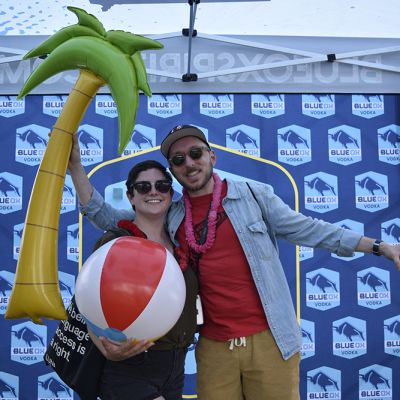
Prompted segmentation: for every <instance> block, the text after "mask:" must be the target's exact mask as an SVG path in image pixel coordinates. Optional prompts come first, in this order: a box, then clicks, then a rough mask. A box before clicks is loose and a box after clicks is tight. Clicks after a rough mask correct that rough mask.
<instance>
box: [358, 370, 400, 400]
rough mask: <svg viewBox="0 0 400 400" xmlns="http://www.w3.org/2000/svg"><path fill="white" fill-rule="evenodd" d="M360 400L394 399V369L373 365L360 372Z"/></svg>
mask: <svg viewBox="0 0 400 400" xmlns="http://www.w3.org/2000/svg"><path fill="white" fill-rule="evenodd" d="M358 376H359V392H358V396H359V397H358V398H359V400H390V399H392V387H393V381H392V369H391V368H388V367H384V366H383V365H378V364H373V365H370V366H368V367H366V368H363V369H360V370H359V371H358Z"/></svg>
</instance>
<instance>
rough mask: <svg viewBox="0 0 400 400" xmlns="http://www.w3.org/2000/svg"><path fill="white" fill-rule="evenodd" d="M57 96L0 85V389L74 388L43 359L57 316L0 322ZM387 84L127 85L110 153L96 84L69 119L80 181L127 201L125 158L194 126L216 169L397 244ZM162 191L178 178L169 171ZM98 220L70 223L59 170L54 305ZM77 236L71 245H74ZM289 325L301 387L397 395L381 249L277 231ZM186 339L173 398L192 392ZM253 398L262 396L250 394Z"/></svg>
mask: <svg viewBox="0 0 400 400" xmlns="http://www.w3.org/2000/svg"><path fill="white" fill-rule="evenodd" d="M65 100H66V96H64V95H62V96H61V95H60V96H54V95H53V96H42V95H40V96H39V95H36V96H28V97H27V98H25V99H23V100H17V99H16V97H15V96H0V120H1V126H2V131H3V132H2V135H1V136H0V144H1V149H3V150H0V151H1V158H0V214H1V221H2V222H1V225H0V242H1V250H2V251H1V254H2V259H1V261H0V331H1V337H2V340H1V341H0V400H4V399H7V400H10V399H23V400H32V399H53V400H56V399H65V400H66V399H73V398H75V399H77V398H78V396H77V395H76V394H74V393H73V391H72V390H71V389H70V388H69V387H67V386H66V385H64V384H63V382H62V381H61V380H60V379H59V378H58V376H57V375H56V374H55V373H54V372H53V371H52V370H51V369H50V368H49V367H47V366H46V365H45V364H44V362H43V354H44V352H45V350H46V348H47V346H48V344H49V340H50V339H51V338H52V336H53V335H54V333H55V330H56V327H57V326H58V322H57V321H46V323H45V325H35V324H34V323H32V322H31V321H29V320H26V319H23V320H22V319H21V320H6V319H4V314H5V311H6V308H7V304H8V302H9V297H10V294H11V290H12V286H13V283H14V279H15V269H16V263H17V260H18V255H19V250H20V241H21V236H22V232H23V228H24V221H25V215H26V210H27V205H28V202H29V197H30V193H31V189H32V186H33V182H34V179H35V176H36V173H37V170H38V167H39V164H40V162H41V159H42V157H43V154H44V151H45V149H46V145H47V142H48V134H49V132H50V131H51V129H52V126H53V125H54V123H55V121H56V118H57V117H58V115H59V114H60V112H61V109H62V107H63V105H64V102H65ZM398 108H399V96H398V95H357V94H354V95H337V94H336V95H335V94H318V95H312V94H303V95H301V94H257V95H251V94H240V95H237V94H235V95H234V94H220V95H218V94H185V95H181V94H170V95H166V94H163V95H153V96H152V97H150V98H146V97H144V96H141V102H140V107H139V111H138V115H137V124H136V126H135V129H134V131H133V132H132V136H131V140H130V142H129V144H128V146H127V147H126V149H125V151H124V154H123V156H122V157H118V154H117V148H118V114H117V111H116V107H115V103H114V101H113V99H112V97H111V96H110V95H107V94H104V95H103V94H99V95H97V96H96V97H95V99H93V101H92V103H91V104H90V106H89V109H88V111H87V112H86V115H85V117H84V119H83V121H82V124H81V125H80V127H79V130H78V138H79V142H80V146H81V156H82V161H83V164H84V166H85V169H86V171H87V172H88V174H89V175H90V177H91V178H90V179H91V181H92V183H93V185H94V186H95V187H96V188H97V189H98V190H99V191H100V193H102V194H103V195H104V196H105V198H106V199H107V201H109V202H110V203H112V204H113V205H114V206H116V207H121V208H125V207H129V203H127V201H126V199H125V187H124V182H125V179H126V176H127V172H128V171H129V169H130V168H131V166H132V165H133V164H134V163H136V162H137V161H140V160H143V159H148V158H153V159H156V160H159V161H161V162H162V163H164V164H165V160H164V159H163V158H162V156H161V154H160V152H159V150H158V147H157V146H159V144H160V142H161V140H162V139H163V138H164V136H165V135H166V133H167V132H168V131H169V130H170V129H171V128H172V127H173V126H175V125H178V124H183V123H190V124H193V125H196V126H198V127H200V128H201V129H202V130H203V131H204V132H205V133H206V135H207V136H208V140H209V141H210V142H211V143H212V145H213V147H214V149H215V151H216V155H217V164H216V169H217V172H218V173H219V175H220V176H221V177H223V178H224V177H233V178H235V179H246V180H254V181H260V182H265V183H268V184H271V185H272V186H273V187H274V190H275V192H276V193H277V194H278V195H279V196H281V197H282V198H283V200H284V201H285V202H287V203H288V204H289V205H290V206H291V207H292V208H294V209H296V210H298V211H300V212H302V213H304V214H307V215H310V216H312V217H314V218H322V219H324V220H327V221H329V222H332V223H334V224H337V225H340V226H343V227H346V228H349V229H353V230H355V231H358V232H360V233H362V234H365V235H366V236H371V237H374V238H375V237H376V238H378V239H383V240H385V241H387V242H392V243H400V215H399V209H400V169H399V164H400V115H399V112H398ZM174 190H175V196H176V197H178V196H179V195H180V194H181V188H180V186H179V184H178V183H177V182H174ZM100 235H101V231H99V230H98V229H97V228H95V227H93V226H92V225H91V224H90V223H89V222H88V221H86V220H83V221H82V223H80V219H79V215H78V204H77V197H76V192H75V189H74V187H73V184H72V180H71V177H70V176H69V175H68V173H67V176H66V179H65V184H64V192H63V197H62V204H61V209H60V225H59V241H58V269H59V281H60V290H61V295H62V299H63V302H64V304H65V306H66V307H67V306H68V304H69V302H70V299H71V297H72V295H73V293H74V287H75V279H76V275H77V273H78V270H79V265H80V263H81V262H84V261H85V260H86V259H87V257H88V256H89V254H90V253H91V251H92V248H93V245H94V242H95V241H96V239H97V238H98V237H99V236H100ZM80 243H82V246H80ZM279 245H280V252H281V255H282V261H283V265H284V268H285V272H286V275H287V279H288V281H289V285H290V288H291V293H292V298H293V304H294V307H295V308H296V311H297V315H298V318H299V322H300V323H301V328H302V333H303V348H302V352H301V355H302V362H301V377H300V378H301V398H302V400H306V399H307V400H308V399H322V398H324V399H325V398H329V399H363V400H364V399H365V400H366V399H376V400H378V399H385V400H388V399H393V400H396V399H399V398H400V386H399V382H400V379H399V378H400V376H399V374H400V358H399V357H400V311H399V310H400V308H399V305H400V276H399V275H398V273H397V272H396V270H395V268H394V266H393V265H392V264H391V263H390V262H388V261H387V260H385V259H383V258H378V257H374V256H373V255H364V254H362V253H356V254H354V256H353V257H350V258H339V257H337V256H334V255H331V254H329V253H327V252H326V251H324V250H319V249H311V248H306V247H296V246H294V245H292V244H288V243H280V244H279ZM194 346H195V345H193V346H192V347H191V348H190V349H189V352H188V355H187V359H186V365H185V368H186V369H185V372H186V379H185V389H184V398H187V399H190V398H192V399H193V398H197V396H196V384H195V376H196V364H195V360H194V352H193V350H194ZM260 400H262V399H260Z"/></svg>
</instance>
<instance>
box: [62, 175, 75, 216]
mask: <svg viewBox="0 0 400 400" xmlns="http://www.w3.org/2000/svg"><path fill="white" fill-rule="evenodd" d="M75 206H76V197H75V188H74V184H73V183H72V178H71V176H70V175H66V176H65V182H64V188H63V195H62V199H61V209H60V212H61V214H64V213H67V212H70V211H74V210H75Z"/></svg>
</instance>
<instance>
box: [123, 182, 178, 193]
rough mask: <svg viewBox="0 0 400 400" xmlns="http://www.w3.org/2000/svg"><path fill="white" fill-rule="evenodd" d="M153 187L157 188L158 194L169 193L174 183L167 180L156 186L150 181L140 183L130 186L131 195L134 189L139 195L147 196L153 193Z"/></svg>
mask: <svg viewBox="0 0 400 400" xmlns="http://www.w3.org/2000/svg"><path fill="white" fill-rule="evenodd" d="M153 186H154V187H155V188H156V190H157V192H160V193H168V192H169V191H170V190H171V187H172V182H171V181H169V180H167V179H163V180H159V181H156V182H155V183H154V184H153V183H152V182H150V181H138V182H135V183H134V184H132V185H131V186H130V190H131V193H132V188H133V189H135V190H136V191H137V192H138V193H139V194H147V193H149V192H150V191H151V188H152V187H153Z"/></svg>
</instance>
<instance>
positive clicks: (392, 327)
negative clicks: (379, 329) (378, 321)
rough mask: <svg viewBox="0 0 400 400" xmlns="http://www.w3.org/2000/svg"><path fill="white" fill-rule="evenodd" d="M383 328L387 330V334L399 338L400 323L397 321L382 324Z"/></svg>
mask: <svg viewBox="0 0 400 400" xmlns="http://www.w3.org/2000/svg"><path fill="white" fill-rule="evenodd" d="M383 327H384V328H385V329H387V330H388V332H390V333H393V334H395V335H397V336H399V337H400V321H399V320H398V319H396V320H394V321H392V322H391V323H390V324H384V325H383Z"/></svg>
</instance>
